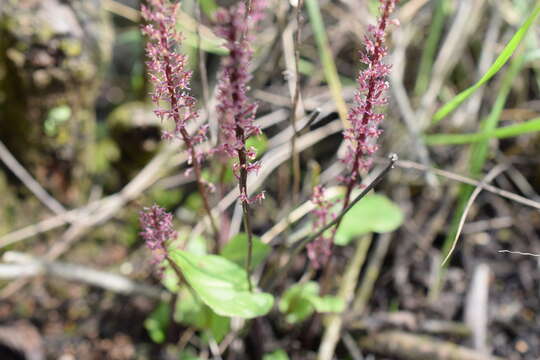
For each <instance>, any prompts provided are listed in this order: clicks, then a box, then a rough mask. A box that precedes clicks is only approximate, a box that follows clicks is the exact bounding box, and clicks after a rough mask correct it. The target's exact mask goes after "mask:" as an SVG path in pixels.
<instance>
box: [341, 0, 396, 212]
mask: <svg viewBox="0 0 540 360" xmlns="http://www.w3.org/2000/svg"><path fill="white" fill-rule="evenodd" d="M397 2H398V0H380V12H381V13H380V17H379V20H378V22H377V26H373V25H370V26H369V27H368V31H369V35H368V36H366V37H365V39H364V48H365V49H364V52H363V53H361V54H360V61H361V62H362V63H364V64H365V65H367V67H366V68H365V69H364V70H362V71H360V73H359V74H358V78H357V83H358V90H357V92H356V94H355V96H354V101H355V104H354V105H353V106H352V107H351V109H350V110H349V115H348V119H349V122H350V124H351V127H350V128H349V129H346V130H345V131H344V132H343V137H344V139H345V140H346V141H348V142H349V145H348V150H347V153H346V155H345V157H344V158H342V159H341V161H342V162H343V163H345V165H346V166H347V170H348V175H346V176H345V177H344V179H343V180H344V182H345V184H346V185H347V187H348V188H349V190H348V193H350V190H352V187H353V186H356V185H355V184H356V183H357V180H358V177H359V172H360V171H361V170H368V169H369V167H370V165H371V160H370V157H371V156H372V155H373V153H374V152H375V151H376V150H377V145H376V141H377V138H378V137H379V135H380V134H381V130H379V124H380V123H381V122H382V121H383V120H384V114H383V113H380V112H377V111H378V110H377V107H379V106H384V105H386V104H387V102H388V99H387V98H386V96H385V95H384V93H385V91H386V90H387V89H388V82H387V81H386V77H387V76H388V74H389V73H390V68H391V67H390V65H386V64H384V63H383V62H382V59H383V58H384V56H386V54H387V52H388V51H387V49H386V47H385V45H384V40H385V36H386V30H387V27H388V24H394V23H395V21H393V20H391V19H390V14H391V13H392V11H393V10H394V8H395V5H396V3H397ZM346 202H348V201H347V199H346Z"/></svg>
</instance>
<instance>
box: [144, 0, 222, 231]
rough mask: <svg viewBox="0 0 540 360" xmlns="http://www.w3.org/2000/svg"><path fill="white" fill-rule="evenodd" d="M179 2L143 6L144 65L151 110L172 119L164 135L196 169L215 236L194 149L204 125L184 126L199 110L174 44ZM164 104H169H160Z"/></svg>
mask: <svg viewBox="0 0 540 360" xmlns="http://www.w3.org/2000/svg"><path fill="white" fill-rule="evenodd" d="M178 8H179V3H176V4H171V3H169V2H168V1H167V0H150V1H149V7H146V6H144V5H143V6H142V7H141V9H142V16H143V18H144V19H145V21H146V22H147V25H145V26H144V27H143V28H142V32H143V33H144V34H145V35H147V36H148V38H149V41H148V42H147V44H146V53H147V56H148V58H149V61H148V62H147V66H148V69H149V73H150V80H151V82H152V83H153V85H154V91H153V93H152V101H153V102H154V104H155V106H156V109H155V110H154V113H155V114H156V115H157V116H158V117H159V118H160V119H161V120H162V121H163V120H164V119H167V120H172V121H173V122H174V130H173V131H172V132H169V131H164V132H163V134H162V137H163V138H164V139H168V140H172V139H176V140H180V141H182V142H183V143H184V146H185V148H186V151H187V152H188V164H190V165H191V169H189V170H193V171H194V173H195V178H196V181H197V186H198V190H199V193H200V195H201V198H202V201H203V207H204V210H205V212H206V213H207V215H208V217H209V219H210V225H211V227H212V231H213V234H214V236H215V238H216V241H217V239H218V235H219V231H218V228H217V226H216V222H215V220H214V217H213V216H212V211H211V208H210V204H209V200H208V192H209V189H210V185H209V184H208V183H206V181H205V180H204V179H203V178H202V174H201V164H202V162H203V160H204V157H205V154H203V153H202V152H201V151H199V150H198V149H197V145H198V144H200V143H201V142H203V141H204V140H206V132H207V126H202V127H201V128H199V129H198V130H197V131H196V132H195V134H193V135H191V134H190V133H189V132H188V130H187V127H186V126H187V124H188V122H190V121H192V120H194V119H196V118H197V117H198V116H199V114H198V111H197V109H196V100H195V98H193V97H192V96H191V95H189V93H188V91H189V90H190V87H189V83H190V80H191V75H192V73H191V71H189V70H186V68H185V67H186V63H187V57H186V56H185V55H183V54H181V53H178V52H177V50H176V48H177V46H178V45H180V44H181V42H182V35H181V34H180V33H179V32H178V31H177V30H176V18H177V15H176V14H177V11H178ZM163 104H167V105H168V106H166V107H162V105H163Z"/></svg>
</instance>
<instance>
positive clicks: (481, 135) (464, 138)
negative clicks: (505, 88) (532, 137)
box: [426, 118, 540, 145]
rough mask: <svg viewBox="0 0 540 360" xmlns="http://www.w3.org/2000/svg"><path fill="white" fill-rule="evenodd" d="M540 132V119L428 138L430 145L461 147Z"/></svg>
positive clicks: (427, 141) (427, 142)
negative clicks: (480, 130)
mask: <svg viewBox="0 0 540 360" xmlns="http://www.w3.org/2000/svg"><path fill="white" fill-rule="evenodd" d="M538 131H540V118H535V119H531V120H528V121H525V122H522V123H519V124H513V125H509V126H503V127H499V128H497V129H495V130H490V131H485V132H477V133H473V134H435V135H428V136H426V144H428V145H459V144H469V143H473V142H478V141H483V140H489V139H495V138H496V139H505V138H509V137H514V136H519V135H523V134H527V133H532V132H538Z"/></svg>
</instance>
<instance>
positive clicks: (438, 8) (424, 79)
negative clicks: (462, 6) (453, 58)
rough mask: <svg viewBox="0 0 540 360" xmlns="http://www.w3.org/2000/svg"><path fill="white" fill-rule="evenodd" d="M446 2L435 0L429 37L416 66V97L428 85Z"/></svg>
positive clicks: (445, 0)
mask: <svg viewBox="0 0 540 360" xmlns="http://www.w3.org/2000/svg"><path fill="white" fill-rule="evenodd" d="M446 2H447V0H437V4H436V5H435V9H434V14H433V21H432V22H431V26H430V28H429V35H428V37H427V39H426V45H425V47H424V50H423V51H422V57H421V58H420V65H419V66H418V76H417V78H416V84H415V86H414V93H415V95H417V96H420V95H422V94H423V93H424V92H425V91H426V89H427V87H428V84H429V78H430V77H431V68H432V67H433V62H434V59H435V53H436V51H437V45H438V44H439V40H440V38H441V34H442V31H443V29H444V18H445V15H446V14H445V13H446V11H445V8H446Z"/></svg>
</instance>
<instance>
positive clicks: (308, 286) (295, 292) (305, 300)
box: [279, 281, 345, 324]
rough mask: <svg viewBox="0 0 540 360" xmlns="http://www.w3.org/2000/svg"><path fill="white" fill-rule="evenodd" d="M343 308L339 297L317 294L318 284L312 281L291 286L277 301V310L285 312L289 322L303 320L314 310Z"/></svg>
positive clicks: (325, 311) (330, 310)
mask: <svg viewBox="0 0 540 360" xmlns="http://www.w3.org/2000/svg"><path fill="white" fill-rule="evenodd" d="M344 309H345V304H344V303H343V301H342V300H341V299H339V298H337V297H334V296H323V297H321V296H319V284H317V283H316V282H314V281H308V282H306V283H303V284H295V285H293V286H291V287H290V288H288V289H287V290H286V291H285V293H284V294H283V296H282V297H281V300H280V302H279V310H280V311H281V312H282V313H284V314H285V320H286V321H287V322H288V323H290V324H294V323H298V322H300V321H303V320H305V319H306V318H308V317H309V316H311V314H313V312H314V311H317V312H320V313H327V312H342V311H343V310H344Z"/></svg>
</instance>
